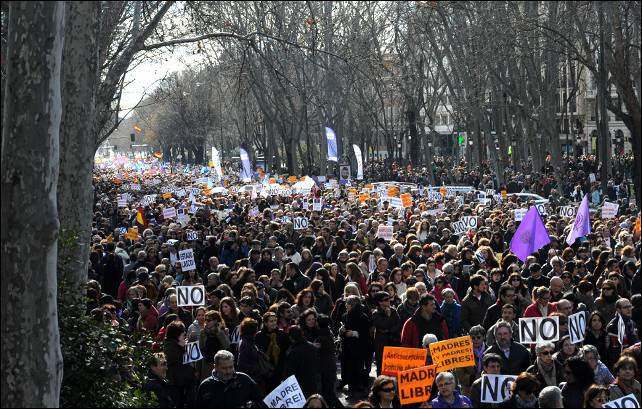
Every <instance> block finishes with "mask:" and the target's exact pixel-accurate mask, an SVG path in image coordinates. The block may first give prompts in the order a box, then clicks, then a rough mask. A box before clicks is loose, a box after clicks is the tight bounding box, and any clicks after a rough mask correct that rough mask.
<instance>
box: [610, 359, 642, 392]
mask: <svg viewBox="0 0 642 409" xmlns="http://www.w3.org/2000/svg"><path fill="white" fill-rule="evenodd" d="M637 368H638V365H637V362H635V359H633V358H631V357H628V356H622V357H620V359H618V360H617V362H616V363H615V365H613V371H614V372H615V375H616V376H617V378H615V382H613V383H612V384H611V385H610V386H609V393H610V395H611V397H610V399H611V400H616V399H619V398H621V397H623V396H626V395H629V394H631V393H632V394H633V395H635V399H637V401H638V402H640V401H641V399H640V398H641V396H640V382H638V381H637V380H636V379H635V372H636V371H637Z"/></svg>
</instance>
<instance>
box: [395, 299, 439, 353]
mask: <svg viewBox="0 0 642 409" xmlns="http://www.w3.org/2000/svg"><path fill="white" fill-rule="evenodd" d="M426 334H435V335H436V336H437V339H438V340H440V341H441V340H444V339H448V325H447V324H446V320H445V319H444V317H442V316H441V314H439V313H438V312H437V304H436V302H435V297H434V296H433V295H432V294H423V295H422V296H421V298H420V299H419V308H417V311H415V313H414V314H413V316H412V317H410V318H408V319H407V320H406V322H405V324H404V326H403V329H402V330H401V346H402V347H408V348H421V347H422V345H421V341H422V340H423V339H424V335H426Z"/></svg>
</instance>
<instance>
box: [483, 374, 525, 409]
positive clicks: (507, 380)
mask: <svg viewBox="0 0 642 409" xmlns="http://www.w3.org/2000/svg"><path fill="white" fill-rule="evenodd" d="M516 378H517V376H515V375H488V374H483V375H482V381H481V382H482V384H481V399H480V402H482V403H501V402H503V401H505V400H506V399H508V398H509V397H510V389H511V385H512V383H513V382H514V381H515V379H516Z"/></svg>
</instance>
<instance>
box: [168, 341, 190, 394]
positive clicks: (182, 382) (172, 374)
mask: <svg viewBox="0 0 642 409" xmlns="http://www.w3.org/2000/svg"><path fill="white" fill-rule="evenodd" d="M163 352H164V353H165V359H166V360H167V379H168V380H169V381H170V383H171V384H172V385H174V386H176V387H178V388H184V387H189V386H192V385H193V384H194V383H195V379H194V368H192V366H191V365H190V364H184V363H183V354H184V353H185V347H182V346H180V345H179V344H178V341H177V340H175V339H167V338H166V339H165V342H164V344H163Z"/></svg>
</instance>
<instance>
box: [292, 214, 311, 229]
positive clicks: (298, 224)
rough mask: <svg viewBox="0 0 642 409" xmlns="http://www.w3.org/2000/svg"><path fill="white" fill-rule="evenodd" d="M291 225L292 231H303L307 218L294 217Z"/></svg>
mask: <svg viewBox="0 0 642 409" xmlns="http://www.w3.org/2000/svg"><path fill="white" fill-rule="evenodd" d="M292 224H293V225H294V230H304V229H307V228H308V218H307V217H295V218H294V219H292Z"/></svg>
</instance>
